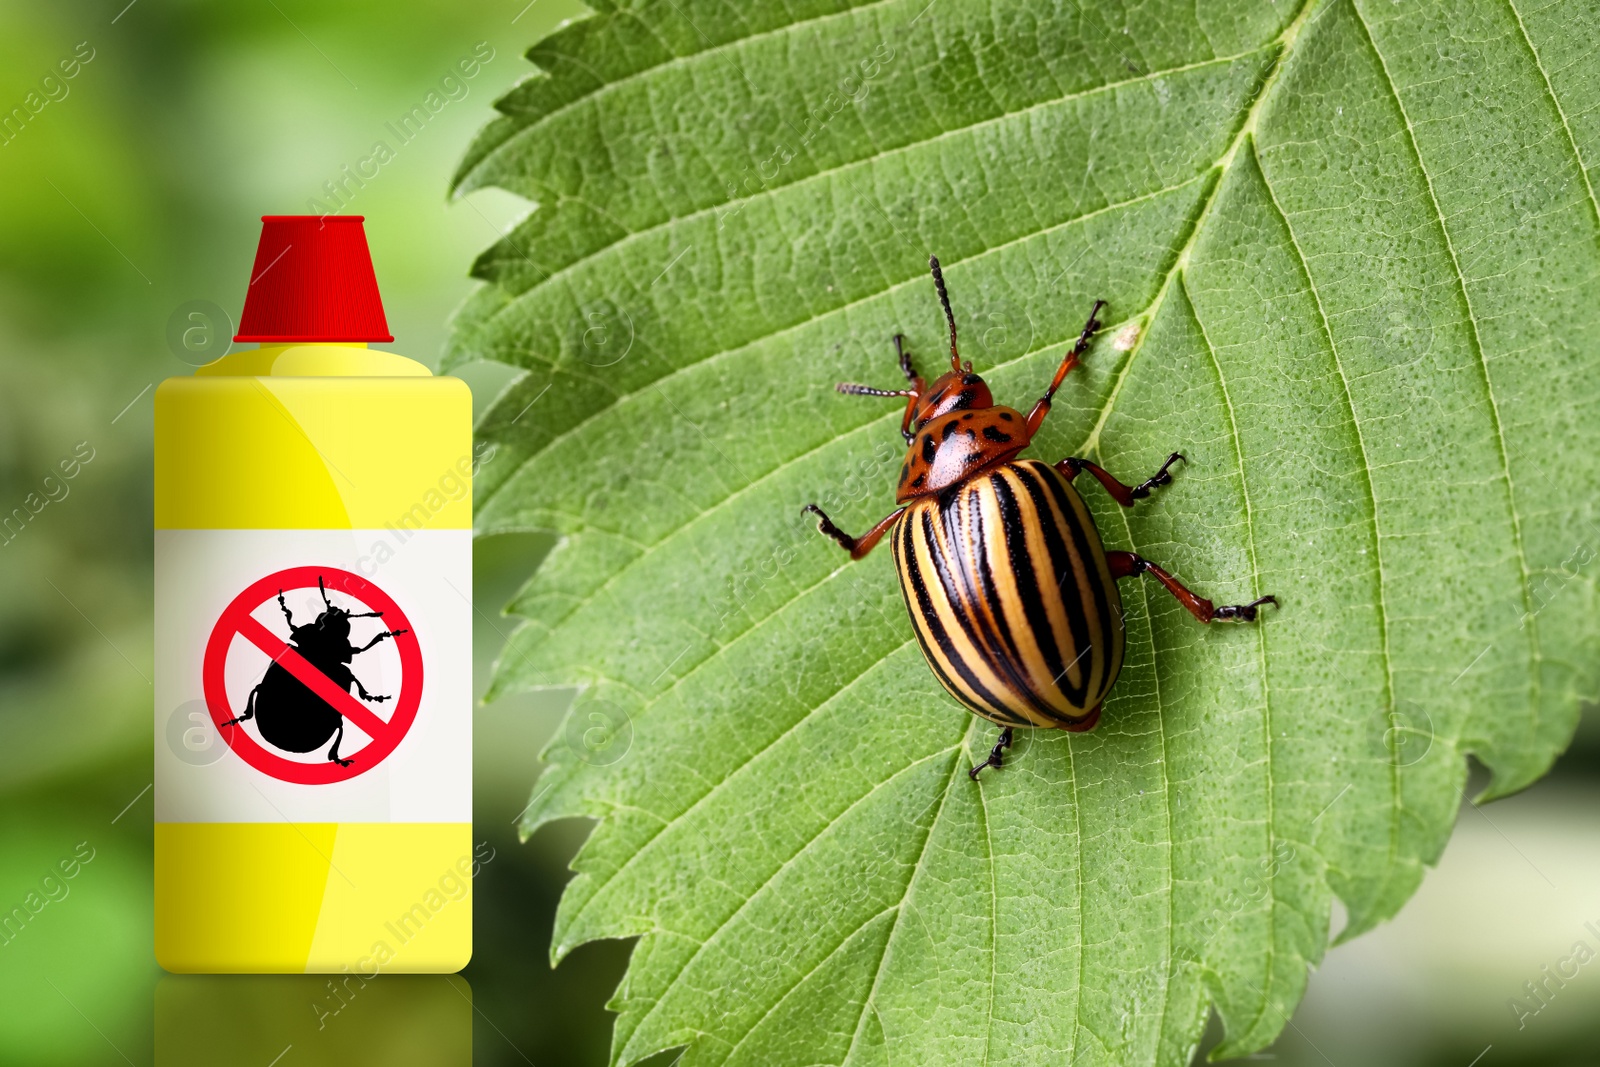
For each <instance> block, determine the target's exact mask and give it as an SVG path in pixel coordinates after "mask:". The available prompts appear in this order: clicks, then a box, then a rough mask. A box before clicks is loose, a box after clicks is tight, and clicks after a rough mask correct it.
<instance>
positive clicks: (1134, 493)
mask: <svg viewBox="0 0 1600 1067" xmlns="http://www.w3.org/2000/svg"><path fill="white" fill-rule="evenodd" d="M1180 459H1182V460H1183V461H1184V462H1185V463H1188V462H1189V461H1188V460H1187V459H1184V456H1183V453H1181V452H1174V453H1173V454H1172V455H1170V456H1168V457H1167V461H1166V462H1165V463H1163V464H1162V465H1161V469H1160V470H1158V471H1156V472H1155V473H1154V474H1152V475H1151V476H1150V477H1148V478H1146V479H1145V480H1144V481H1142V482H1140V483H1139V484H1138V485H1123V484H1122V482H1120V481H1118V480H1117V479H1116V478H1114V477H1112V476H1111V473H1110V472H1109V471H1107V470H1106V469H1105V468H1104V467H1102V466H1100V465H1099V464H1098V463H1090V462H1089V461H1088V460H1086V459H1079V458H1078V457H1077V456H1068V457H1067V458H1066V459H1064V460H1062V461H1061V462H1060V463H1057V464H1056V465H1055V467H1056V470H1058V471H1060V472H1061V473H1062V474H1065V475H1066V476H1067V481H1069V482H1070V481H1071V480H1072V479H1074V478H1076V477H1077V476H1078V474H1079V472H1080V471H1088V472H1089V473H1090V474H1092V475H1094V477H1095V480H1096V481H1098V482H1099V483H1100V484H1101V485H1103V486H1105V487H1106V492H1108V493H1110V494H1111V499H1113V500H1115V501H1116V502H1117V503H1119V504H1121V505H1122V506H1123V507H1125V508H1131V507H1133V502H1134V501H1135V500H1143V499H1144V498H1145V497H1147V496H1149V495H1150V490H1152V489H1156V488H1158V487H1160V486H1163V485H1171V484H1172V475H1171V474H1169V473H1167V471H1168V468H1170V467H1171V466H1172V465H1173V464H1174V463H1176V462H1178V460H1180Z"/></svg>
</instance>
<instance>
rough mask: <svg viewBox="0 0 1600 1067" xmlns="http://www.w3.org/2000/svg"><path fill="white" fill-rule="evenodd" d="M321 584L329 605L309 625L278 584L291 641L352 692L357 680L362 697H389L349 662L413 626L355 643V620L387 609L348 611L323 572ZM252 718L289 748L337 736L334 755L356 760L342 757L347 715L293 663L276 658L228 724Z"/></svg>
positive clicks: (304, 748)
mask: <svg viewBox="0 0 1600 1067" xmlns="http://www.w3.org/2000/svg"><path fill="white" fill-rule="evenodd" d="M317 588H318V589H319V590H320V591H321V592H322V603H323V604H324V605H325V606H326V607H327V610H326V611H324V612H322V614H320V615H318V616H317V618H316V621H315V622H311V623H307V624H306V625H305V626H296V625H295V624H294V616H293V615H291V614H290V613H289V605H288V604H285V603H284V602H283V590H282V589H280V590H278V607H280V608H282V609H283V617H284V618H285V619H287V620H289V643H290V644H291V645H293V646H294V650H295V651H296V652H298V653H300V655H301V656H303V657H305V660H306V662H307V663H310V664H311V665H312V666H313V667H315V668H316V669H317V670H319V671H321V672H322V673H323V674H324V675H326V676H327V678H328V680H329V681H330V682H332V683H333V684H334V685H336V686H338V687H339V688H340V689H343V690H344V691H345V692H347V693H348V692H349V691H350V687H351V686H352V685H354V686H355V687H356V692H357V693H358V694H359V695H360V697H361V699H362V700H370V701H372V702H373V703H380V702H382V701H385V700H388V699H389V698H388V697H386V696H373V695H372V694H371V693H369V692H367V689H366V687H365V686H363V685H362V684H361V679H359V678H357V677H356V676H355V675H354V674H353V673H352V672H351V670H350V667H349V663H350V660H351V658H352V657H354V656H357V655H359V654H361V653H362V652H365V651H366V650H367V649H369V648H371V647H372V646H373V645H375V644H377V643H378V642H379V641H382V640H383V639H384V638H385V637H396V636H398V635H400V634H403V633H407V632H408V631H406V630H385V631H384V632H383V633H381V634H379V635H378V636H377V637H374V638H373V639H372V640H371V641H368V642H367V643H366V644H365V645H362V646H361V647H360V648H356V647H355V646H354V645H352V644H351V643H350V620H351V619H376V618H381V617H382V616H383V612H381V611H347V610H345V609H344V608H336V607H334V606H333V604H331V603H330V602H329V601H328V589H327V587H326V586H325V585H323V584H322V576H321V575H318V576H317ZM249 719H255V720H256V728H257V729H258V730H260V731H261V736H262V738H263V739H264V740H266V742H267V743H268V744H270V745H272V746H274V747H275V748H281V749H283V750H284V751H286V752H310V751H311V750H312V749H315V748H321V747H322V746H323V745H325V744H327V743H328V739H329V738H332V739H333V747H332V748H330V749H329V750H328V759H330V760H332V761H333V762H334V763H337V764H338V765H339V766H341V767H348V766H350V760H348V759H340V758H339V742H341V741H343V740H344V716H343V715H340V714H339V713H338V712H337V711H335V710H334V709H333V707H332V706H331V705H329V703H328V702H327V701H326V700H323V699H322V698H321V697H319V696H317V694H316V693H314V692H312V691H311V690H310V689H309V688H308V687H307V686H306V685H305V683H303V682H302V681H300V679H298V678H296V677H295V676H294V675H293V674H290V673H289V670H288V668H287V667H285V666H284V665H283V664H281V663H279V662H278V661H277V660H273V662H272V665H271V666H269V667H268V668H267V673H266V676H265V677H263V678H262V679H261V682H260V684H259V685H257V686H256V687H255V688H254V689H252V690H250V699H249V702H248V703H247V704H246V705H245V711H244V714H243V715H240V716H239V717H238V718H236V719H229V720H228V721H227V722H225V723H223V724H222V725H224V726H232V725H234V724H235V723H241V722H245V721H247V720H249Z"/></svg>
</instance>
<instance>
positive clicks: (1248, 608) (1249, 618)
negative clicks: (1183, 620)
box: [1106, 552, 1278, 622]
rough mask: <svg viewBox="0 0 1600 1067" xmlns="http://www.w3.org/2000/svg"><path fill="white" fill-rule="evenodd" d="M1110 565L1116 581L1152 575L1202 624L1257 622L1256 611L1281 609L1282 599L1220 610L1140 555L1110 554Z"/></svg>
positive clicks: (1108, 559)
mask: <svg viewBox="0 0 1600 1067" xmlns="http://www.w3.org/2000/svg"><path fill="white" fill-rule="evenodd" d="M1106 563H1108V564H1110V566H1111V576H1112V577H1113V578H1129V577H1132V576H1133V575H1135V574H1148V575H1150V576H1151V577H1152V578H1154V579H1155V580H1156V581H1158V582H1160V583H1161V584H1162V585H1164V586H1166V587H1167V592H1169V593H1171V594H1172V595H1173V596H1175V597H1177V598H1178V603H1180V604H1182V605H1183V606H1184V607H1185V608H1187V609H1188V611H1189V614H1190V615H1193V616H1194V617H1195V618H1197V619H1199V620H1200V621H1201V622H1214V621H1215V620H1217V619H1238V620H1239V621H1240V622H1255V621H1256V609H1257V608H1259V607H1260V606H1261V605H1263V604H1271V605H1272V606H1273V607H1277V606H1278V598H1277V597H1275V596H1264V597H1259V598H1257V599H1255V600H1252V601H1251V602H1250V603H1248V604H1224V605H1222V606H1221V607H1217V606H1216V605H1214V604H1212V603H1211V601H1209V600H1207V599H1206V598H1205V597H1203V596H1196V595H1195V594H1194V593H1192V592H1190V591H1189V590H1188V589H1187V588H1185V587H1184V584H1183V583H1182V582H1180V581H1178V579H1176V578H1174V577H1173V576H1172V575H1170V574H1168V573H1167V572H1166V571H1164V570H1162V569H1161V568H1160V567H1158V566H1156V565H1155V564H1154V563H1151V562H1150V561H1149V560H1147V559H1145V558H1144V557H1142V556H1140V555H1139V554H1138V553H1136V552H1107V553H1106Z"/></svg>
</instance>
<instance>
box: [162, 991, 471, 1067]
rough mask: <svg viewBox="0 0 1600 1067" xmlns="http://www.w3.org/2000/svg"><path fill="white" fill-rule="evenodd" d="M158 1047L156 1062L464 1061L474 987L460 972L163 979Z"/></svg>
mask: <svg viewBox="0 0 1600 1067" xmlns="http://www.w3.org/2000/svg"><path fill="white" fill-rule="evenodd" d="M155 1051H156V1067H199V1065H202V1064H204V1065H206V1067H211V1065H214V1064H260V1065H262V1067H267V1065H275V1067H321V1065H323V1064H327V1065H330V1067H331V1065H338V1067H350V1065H351V1064H357V1063H370V1064H383V1065H384V1067H410V1065H413V1064H415V1065H418V1067H422V1065H426V1067H455V1065H461V1067H466V1065H468V1064H470V1063H471V1062H472V987H471V986H470V985H468V984H467V981H466V979H465V978H462V977H461V976H460V975H454V974H452V975H420V974H396V975H388V974H385V975H379V976H377V977H376V978H362V977H360V976H359V975H354V974H345V975H339V974H331V975H330V974H287V975H254V974H252V975H243V974H240V975H198V974H168V975H163V976H162V977H161V979H160V980H159V981H158V982H157V983H156V1004H155Z"/></svg>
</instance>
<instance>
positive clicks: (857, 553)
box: [801, 504, 906, 559]
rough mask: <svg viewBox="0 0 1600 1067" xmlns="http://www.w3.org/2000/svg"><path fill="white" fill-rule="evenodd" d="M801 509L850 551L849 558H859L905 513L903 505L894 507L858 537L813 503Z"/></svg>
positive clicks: (819, 527)
mask: <svg viewBox="0 0 1600 1067" xmlns="http://www.w3.org/2000/svg"><path fill="white" fill-rule="evenodd" d="M801 511H809V512H811V513H812V514H813V515H815V516H816V517H817V520H818V521H817V529H819V530H821V531H822V532H823V533H825V534H827V535H828V536H829V537H831V538H833V539H834V540H835V541H837V542H839V547H840V548H843V549H844V550H845V551H846V552H848V553H850V558H851V559H860V558H861V557H862V556H865V555H866V554H867V553H868V552H871V551H872V549H873V547H874V546H875V545H877V543H878V542H879V541H881V540H882V539H883V535H884V534H886V533H888V532H889V527H891V526H893V525H894V524H895V523H896V522H898V521H900V516H902V515H904V514H905V513H906V509H905V508H903V507H899V508H895V509H894V510H893V511H891V512H890V513H889V514H888V515H887V516H886V517H885V518H884V519H883V520H882V521H881V522H879V523H878V525H876V526H874V527H873V528H872V529H870V530H868V531H867V532H866V533H864V534H862V535H861V536H860V537H851V536H850V535H849V534H847V533H845V532H844V531H843V530H841V529H839V527H837V526H835V525H834V524H833V520H832V519H830V518H828V516H827V515H826V514H824V513H823V511H822V509H821V508H819V507H817V506H816V505H815V504H807V505H806V506H805V507H804V508H802V509H801Z"/></svg>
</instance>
